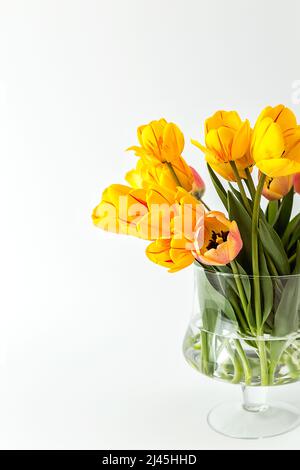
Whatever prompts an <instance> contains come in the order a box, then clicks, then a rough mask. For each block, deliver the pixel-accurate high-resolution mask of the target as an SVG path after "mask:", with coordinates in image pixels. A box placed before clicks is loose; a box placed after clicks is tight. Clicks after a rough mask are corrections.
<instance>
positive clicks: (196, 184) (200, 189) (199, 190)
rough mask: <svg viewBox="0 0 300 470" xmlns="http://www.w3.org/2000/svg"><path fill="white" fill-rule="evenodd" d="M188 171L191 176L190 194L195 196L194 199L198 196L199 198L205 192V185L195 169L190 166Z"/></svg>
mask: <svg viewBox="0 0 300 470" xmlns="http://www.w3.org/2000/svg"><path fill="white" fill-rule="evenodd" d="M190 170H191V172H192V175H193V184H192V194H193V195H195V197H196V198H197V197H198V196H199V197H200V198H201V197H202V196H203V194H204V192H205V183H204V181H203V179H202V178H201V176H200V175H199V173H198V172H197V171H196V170H195V168H193V167H192V166H190Z"/></svg>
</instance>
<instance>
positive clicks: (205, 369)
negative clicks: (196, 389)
mask: <svg viewBox="0 0 300 470" xmlns="http://www.w3.org/2000/svg"><path fill="white" fill-rule="evenodd" d="M201 371H202V373H203V374H205V375H210V374H209V352H208V344H207V333H206V331H201Z"/></svg>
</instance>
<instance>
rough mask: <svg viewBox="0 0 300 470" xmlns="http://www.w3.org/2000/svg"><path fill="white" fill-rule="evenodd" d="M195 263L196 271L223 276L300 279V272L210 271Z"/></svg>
mask: <svg viewBox="0 0 300 470" xmlns="http://www.w3.org/2000/svg"><path fill="white" fill-rule="evenodd" d="M193 265H194V269H195V270H196V271H198V270H199V271H203V272H205V273H209V274H210V275H213V276H221V277H245V278H248V279H249V278H250V279H254V278H260V279H263V278H265V279H266V278H267V279H270V278H271V279H291V278H293V279H296V278H299V279H300V274H278V275H276V276H275V275H272V274H270V275H254V274H247V273H246V274H242V273H239V274H234V273H232V272H231V273H225V272H219V271H215V272H213V271H210V270H209V269H205V268H204V267H203V266H201V264H199V263H198V261H197V260H195V261H194V263H193Z"/></svg>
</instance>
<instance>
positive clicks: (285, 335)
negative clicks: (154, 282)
mask: <svg viewBox="0 0 300 470" xmlns="http://www.w3.org/2000/svg"><path fill="white" fill-rule="evenodd" d="M222 269H223V270H222V272H216V271H212V270H206V269H203V268H202V267H201V266H200V265H199V264H198V263H195V302H194V309H193V315H192V318H191V321H190V323H189V326H188V330H187V332H186V335H185V338H184V343H183V352H184V356H185V358H186V360H187V362H188V363H189V364H190V365H191V366H192V367H193V368H195V369H196V370H197V371H198V372H200V373H202V374H205V375H206V376H207V377H210V378H213V379H217V380H221V381H223V382H228V383H230V384H239V385H241V386H242V392H243V401H242V403H235V402H233V403H230V402H229V403H222V404H221V405H219V406H217V407H216V408H214V409H213V410H212V411H210V413H209V415H208V423H209V424H210V426H211V427H212V428H213V429H214V430H215V431H218V432H219V433H222V434H225V435H227V436H230V437H235V438H245V439H246V438H248V439H255V438H261V437H270V436H275V435H279V434H283V433H285V432H287V431H290V430H292V429H294V428H295V427H297V426H298V425H299V424H300V413H299V410H298V409H297V408H296V407H294V406H292V405H289V404H287V403H272V402H269V400H268V390H269V388H270V387H274V386H278V385H284V384H290V383H293V382H296V381H298V380H299V379H300V329H299V319H300V275H290V276H256V277H254V276H248V275H246V274H232V272H231V271H230V270H229V269H228V268H226V267H224V268H222ZM257 296H259V302H257V299H258V297H257Z"/></svg>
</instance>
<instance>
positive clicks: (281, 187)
mask: <svg viewBox="0 0 300 470" xmlns="http://www.w3.org/2000/svg"><path fill="white" fill-rule="evenodd" d="M293 181H294V178H293V176H292V175H289V176H279V177H278V178H269V177H267V178H266V181H265V184H264V187H263V191H262V194H263V195H264V196H265V198H266V199H268V200H269V201H276V200H279V199H281V198H282V197H283V196H285V195H286V194H287V193H288V192H289V191H290V189H291V188H292V186H293Z"/></svg>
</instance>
